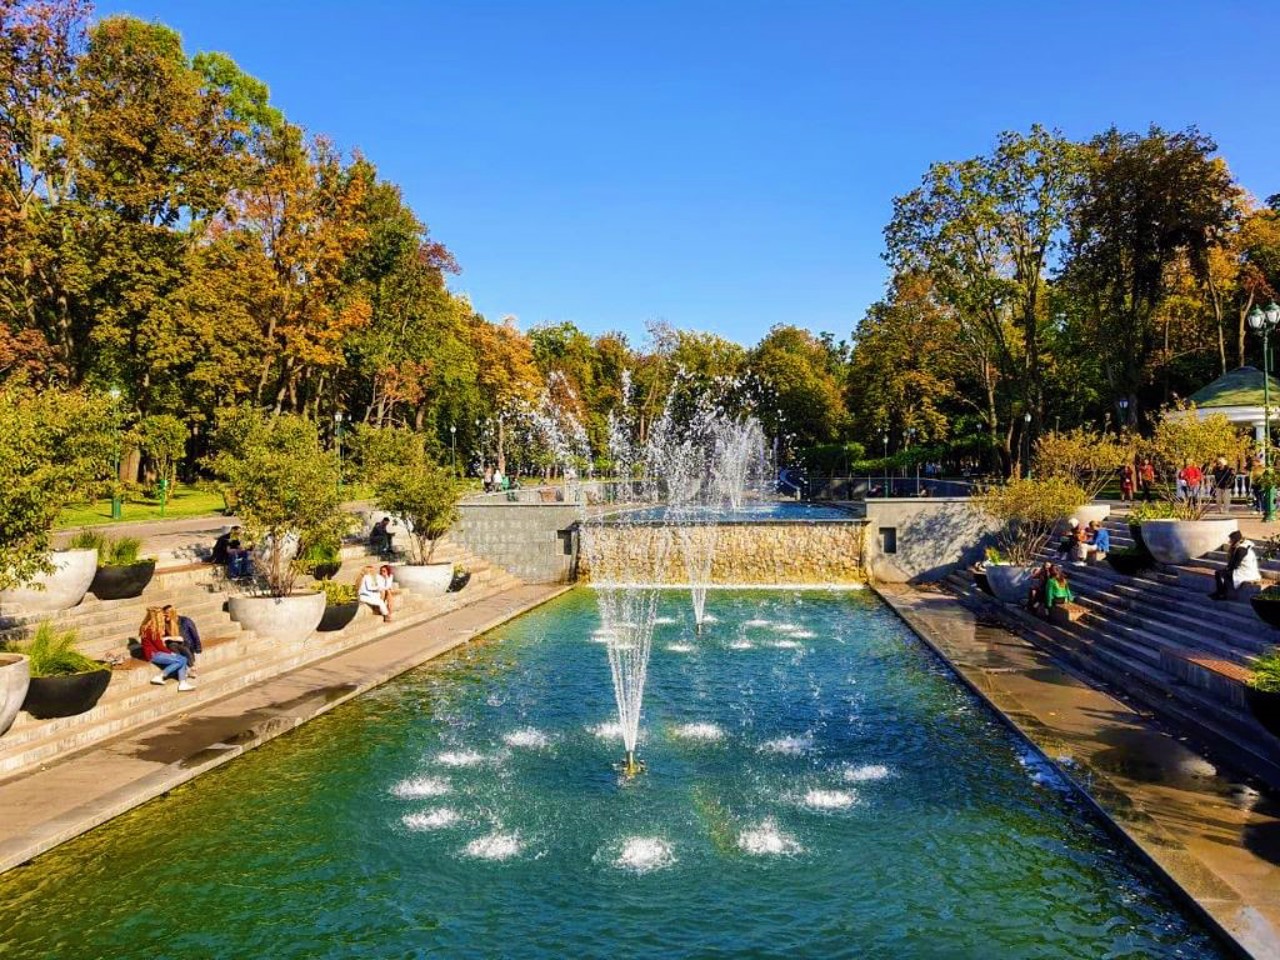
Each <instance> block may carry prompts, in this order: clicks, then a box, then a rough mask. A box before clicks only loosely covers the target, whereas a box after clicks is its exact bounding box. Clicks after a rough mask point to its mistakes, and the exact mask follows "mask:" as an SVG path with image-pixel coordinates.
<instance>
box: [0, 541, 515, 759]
mask: <svg viewBox="0 0 1280 960" xmlns="http://www.w3.org/2000/svg"><path fill="white" fill-rule="evenodd" d="M344 553H346V551H344ZM446 556H447V558H448V559H451V560H453V561H454V562H460V563H462V564H464V565H465V566H466V567H467V568H468V569H470V570H471V572H472V578H471V581H470V582H469V583H468V585H467V586H466V587H465V588H464V589H463V590H462V591H461V592H459V593H454V594H445V595H443V596H438V597H419V596H416V595H413V594H409V593H402V594H401V595H400V597H399V600H400V604H399V606H398V608H397V610H396V613H395V618H394V620H393V621H392V622H391V623H384V622H383V621H382V619H381V618H380V617H378V616H377V615H376V614H374V613H372V612H371V611H369V610H368V609H365V608H362V609H361V611H360V613H359V614H357V617H356V619H355V620H354V621H353V622H352V623H351V624H349V625H348V626H347V628H346V629H344V630H341V631H336V632H331V633H318V632H317V633H312V634H311V635H310V636H309V637H308V638H306V639H305V640H303V641H301V642H299V643H296V644H278V643H264V642H263V641H262V640H261V639H260V638H258V637H256V636H254V635H253V634H252V633H249V632H246V631H244V630H243V629H241V627H240V626H239V624H237V623H234V622H233V621H231V620H230V618H229V617H228V616H227V614H226V613H225V612H224V611H223V610H222V606H223V605H225V602H226V600H227V597H228V596H229V594H228V593H227V592H226V591H225V590H220V591H218V592H209V590H210V587H209V586H205V587H204V588H203V590H204V593H203V598H202V600H201V601H200V602H198V603H197V602H196V601H195V599H194V594H190V593H183V592H182V591H179V597H178V600H182V601H183V602H178V600H174V601H170V602H174V603H175V605H176V606H178V608H179V609H180V610H182V611H183V612H184V613H186V614H187V615H193V611H198V612H200V615H199V616H195V617H194V619H196V622H197V625H198V626H199V627H200V630H201V634H202V637H203V639H204V647H205V652H204V654H203V655H202V656H201V657H200V658H199V660H198V662H197V679H196V689H195V690H194V691H191V692H186V693H178V692H177V690H176V684H175V683H174V682H170V683H169V684H167V685H166V686H164V687H160V686H157V685H155V684H152V683H151V682H150V680H151V678H152V677H154V676H156V675H157V671H156V669H155V668H154V667H151V666H150V665H149V664H146V663H144V662H142V661H136V660H129V661H127V662H126V663H124V664H123V665H121V666H119V667H117V668H116V669H115V670H114V671H113V675H112V680H111V684H110V686H109V687H108V688H107V690H106V692H105V693H104V694H103V697H102V700H101V701H100V702H99V703H98V705H97V706H95V707H94V708H93V709H92V710H90V711H88V712H86V713H83V714H80V715H78V716H75V717H65V718H60V719H55V720H36V719H34V718H32V717H30V716H29V715H27V714H19V717H18V720H17V721H15V723H14V725H13V727H12V728H11V729H10V730H9V732H8V733H7V734H5V735H4V736H3V737H0V779H7V778H11V777H15V776H20V775H22V774H23V773H25V772H27V771H29V770H32V769H35V768H37V767H40V766H44V765H48V764H50V763H55V762H58V761H61V760H63V759H65V758H66V757H68V756H71V755H73V754H75V753H76V752H79V751H81V750H84V749H87V748H89V747H92V746H95V745H97V744H99V743H101V742H102V741H103V740H106V739H109V738H111V737H114V736H118V735H120V734H122V733H125V732H128V731H132V730H135V729H137V728H139V727H142V726H146V725H148V724H151V723H154V722H156V721H158V720H163V719H165V718H167V717H171V716H173V715H176V714H179V713H182V712H185V711H188V710H190V709H192V708H193V707H194V706H196V705H201V704H207V703H210V702H212V701H216V700H218V699H221V698H222V697H225V696H228V695H229V694H232V693H235V692H238V691H240V690H243V689H245V688H246V687H249V686H252V685H253V684H255V683H259V682H261V681H263V680H266V679H268V678H271V677H274V676H277V675H279V674H281V673H283V672H286V671H289V670H292V669H295V668H297V667H299V666H303V665H305V664H309V663H313V662H315V661H317V660H322V659H324V658H326V657H329V656H333V655H334V654H336V653H340V652H342V651H344V650H347V649H350V648H352V647H354V646H359V645H361V644H364V643H368V642H370V641H372V640H376V639H378V638H379V637H382V636H385V635H387V634H389V633H393V632H396V631H399V630H403V629H405V628H406V627H408V626H413V625H415V624H418V623H422V622H424V621H428V620H430V619H432V618H434V617H437V616H440V615H441V614H444V613H447V612H449V611H451V610H454V609H457V608H458V607H460V606H466V605H469V604H470V603H473V602H476V601H478V600H481V599H483V598H485V597H488V596H492V595H494V594H496V593H501V592H504V591H506V590H509V589H511V588H512V587H514V586H517V585H519V584H520V583H521V581H519V580H518V579H517V578H515V577H513V576H511V575H510V574H509V573H507V572H506V571H504V570H500V569H498V568H495V567H492V566H491V565H489V564H487V563H485V562H484V561H482V560H479V559H478V558H474V557H471V556H470V555H469V554H467V553H466V552H465V551H462V550H460V549H456V548H455V550H454V551H453V552H451V553H449V554H446ZM433 559H434V558H433ZM366 562H367V559H366V556H365V554H364V553H363V551H352V552H351V554H350V555H349V556H345V557H344V563H343V570H341V571H340V572H339V575H340V576H342V575H345V574H346V573H348V572H349V573H351V575H352V577H353V578H354V577H355V576H357V575H358V573H359V570H360V569H361V568H362V567H363V566H364V564H365V563H366ZM303 579H306V578H303ZM223 586H224V587H228V588H229V587H231V586H232V585H229V584H223ZM157 593H159V591H157ZM152 596H154V595H152V594H150V593H148V594H144V596H143V597H141V598H138V599H136V600H133V601H113V602H112V603H115V604H120V605H122V606H121V607H119V608H117V610H116V611H115V613H116V614H117V615H116V616H114V617H113V618H112V619H111V620H109V621H107V622H105V623H101V624H98V625H97V627H100V628H101V629H102V630H103V631H105V632H104V633H103V635H102V636H100V637H94V638H93V639H92V640H90V641H88V642H86V643H84V644H83V645H82V649H84V650H85V651H86V652H87V653H91V655H98V654H95V653H93V652H92V651H96V650H97V649H99V647H101V648H104V649H110V650H111V651H113V652H123V651H124V650H125V649H126V641H127V639H128V638H129V637H130V636H133V635H135V634H136V632H137V626H138V623H139V622H140V620H141V616H142V614H141V612H139V610H138V608H139V607H140V609H141V610H142V611H145V608H146V607H147V606H149V605H154V603H155V601H154V600H153V599H152ZM97 603H98V604H101V605H102V606H103V607H107V606H109V605H108V604H107V603H103V602H102V601H98V602H97ZM96 605H97V604H94V605H93V606H96ZM127 605H132V606H127ZM121 611H127V615H126V614H125V613H122V612H121ZM104 612H105V611H104ZM67 613H68V614H72V615H71V616H69V617H64V616H57V615H55V616H54V617H53V618H52V619H54V621H55V622H56V623H57V624H58V626H59V627H62V626H64V624H65V623H66V621H67V620H70V621H72V622H77V621H78V620H79V618H80V617H82V616H83V615H84V613H85V612H84V611H82V610H81V609H80V608H76V611H68V612H67ZM135 613H136V614H137V619H136V620H135V619H133V615H134V614H135ZM77 629H80V628H79V627H78V628H77ZM89 629H94V628H93V627H91V628H89ZM111 630H115V631H116V632H115V633H111V632H110V631H111Z"/></svg>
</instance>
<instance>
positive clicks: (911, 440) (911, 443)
mask: <svg viewBox="0 0 1280 960" xmlns="http://www.w3.org/2000/svg"><path fill="white" fill-rule="evenodd" d="M915 445H916V428H915V427H909V428H907V447H908V448H909V449H910V450H911V456H912V457H913V458H914V459H915V461H916V496H917V497H918V496H920V455H919V454H918V453H917V452H916V449H915Z"/></svg>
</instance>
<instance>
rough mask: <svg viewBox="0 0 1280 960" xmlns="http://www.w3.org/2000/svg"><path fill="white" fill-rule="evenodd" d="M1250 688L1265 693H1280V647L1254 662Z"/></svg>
mask: <svg viewBox="0 0 1280 960" xmlns="http://www.w3.org/2000/svg"><path fill="white" fill-rule="evenodd" d="M1249 686H1251V687H1253V688H1254V689H1255V690H1261V691H1262V692H1263V693H1280V647H1276V648H1275V649H1273V650H1271V651H1269V652H1268V653H1264V654H1263V655H1262V656H1260V657H1258V659H1257V660H1255V661H1253V679H1251V680H1250V681H1249Z"/></svg>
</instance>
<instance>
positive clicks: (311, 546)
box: [294, 540, 342, 573]
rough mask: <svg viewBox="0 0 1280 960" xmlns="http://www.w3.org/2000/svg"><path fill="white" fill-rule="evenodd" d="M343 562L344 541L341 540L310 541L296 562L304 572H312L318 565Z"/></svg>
mask: <svg viewBox="0 0 1280 960" xmlns="http://www.w3.org/2000/svg"><path fill="white" fill-rule="evenodd" d="M341 562H342V543H341V541H339V540H322V541H318V542H313V543H308V544H306V545H305V546H304V547H303V548H302V551H301V552H300V553H299V554H298V556H297V559H296V560H294V563H295V564H296V565H297V567H298V569H299V570H301V571H302V572H303V573H311V572H313V571H314V570H315V568H316V567H321V566H328V565H331V564H335V563H341Z"/></svg>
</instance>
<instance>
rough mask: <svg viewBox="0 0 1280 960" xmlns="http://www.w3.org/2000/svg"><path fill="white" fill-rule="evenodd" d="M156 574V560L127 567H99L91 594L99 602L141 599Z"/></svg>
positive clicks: (144, 561) (90, 590)
mask: <svg viewBox="0 0 1280 960" xmlns="http://www.w3.org/2000/svg"><path fill="white" fill-rule="evenodd" d="M155 572H156V562H155V561H154V560H143V561H142V562H141V563H134V564H130V565H129V566H127V567H99V568H98V572H97V573H96V574H95V575H94V578H93V583H92V584H91V585H90V586H89V592H90V593H92V594H93V595H94V596H95V597H97V598H98V599H99V600H129V599H132V598H133V597H140V596H142V591H143V590H145V589H147V584H149V583H150V582H151V578H152V577H153V576H155Z"/></svg>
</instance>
